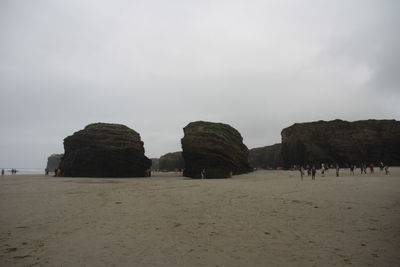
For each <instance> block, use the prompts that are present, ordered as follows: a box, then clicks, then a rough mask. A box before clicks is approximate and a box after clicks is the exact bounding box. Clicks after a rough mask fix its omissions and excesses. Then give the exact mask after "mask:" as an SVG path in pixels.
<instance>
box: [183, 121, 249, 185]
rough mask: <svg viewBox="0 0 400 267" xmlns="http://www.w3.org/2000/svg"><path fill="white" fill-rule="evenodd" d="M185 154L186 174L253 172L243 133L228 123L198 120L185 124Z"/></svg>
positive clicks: (214, 175)
mask: <svg viewBox="0 0 400 267" xmlns="http://www.w3.org/2000/svg"><path fill="white" fill-rule="evenodd" d="M183 131H184V137H183V138H182V139H181V142H182V150H183V152H182V155H183V158H184V160H185V170H184V172H183V175H184V176H186V177H192V178H200V176H201V171H202V170H203V169H205V170H206V177H207V178H227V177H230V174H231V173H232V174H242V173H246V172H249V170H250V165H249V163H248V149H247V147H246V146H245V145H244V144H243V138H242V136H241V135H240V133H239V132H238V131H237V130H235V129H234V128H232V127H231V126H229V125H227V124H222V123H212V122H204V121H197V122H191V123H189V124H188V125H187V126H186V127H185V128H183Z"/></svg>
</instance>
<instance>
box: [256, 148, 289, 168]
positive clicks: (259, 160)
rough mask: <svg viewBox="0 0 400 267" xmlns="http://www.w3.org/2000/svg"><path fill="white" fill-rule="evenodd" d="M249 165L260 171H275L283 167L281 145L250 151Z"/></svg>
mask: <svg viewBox="0 0 400 267" xmlns="http://www.w3.org/2000/svg"><path fill="white" fill-rule="evenodd" d="M249 163H250V166H251V167H252V168H262V169H276V168H277V167H281V166H283V165H284V164H283V159H282V154H281V144H275V145H272V146H265V147H257V148H253V149H250V150H249Z"/></svg>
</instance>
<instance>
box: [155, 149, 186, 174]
mask: <svg viewBox="0 0 400 267" xmlns="http://www.w3.org/2000/svg"><path fill="white" fill-rule="evenodd" d="M183 168H185V161H184V160H183V157H182V152H181V151H178V152H173V153H168V154H165V155H164V156H161V157H160V171H175V170H176V169H183Z"/></svg>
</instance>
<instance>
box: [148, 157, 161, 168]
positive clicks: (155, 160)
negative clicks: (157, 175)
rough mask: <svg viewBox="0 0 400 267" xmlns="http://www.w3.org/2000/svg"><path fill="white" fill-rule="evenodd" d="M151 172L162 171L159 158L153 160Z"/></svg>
mask: <svg viewBox="0 0 400 267" xmlns="http://www.w3.org/2000/svg"><path fill="white" fill-rule="evenodd" d="M150 160H151V170H152V171H158V170H159V169H160V159H159V158H151V159H150Z"/></svg>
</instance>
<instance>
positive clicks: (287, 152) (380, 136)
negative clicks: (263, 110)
mask: <svg viewBox="0 0 400 267" xmlns="http://www.w3.org/2000/svg"><path fill="white" fill-rule="evenodd" d="M281 135H282V157H283V160H284V162H285V165H286V167H289V166H292V165H293V164H319V163H321V162H324V163H328V164H330V163H339V164H340V165H342V166H346V165H347V164H352V163H354V164H360V163H366V164H370V163H377V162H379V161H383V162H384V163H385V164H389V165H399V164H400V122H399V121H395V120H364V121H355V122H347V121H342V120H334V121H328V122H326V121H317V122H310V123H295V124H294V125H292V126H290V127H288V128H285V129H283V130H282V133H281Z"/></svg>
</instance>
